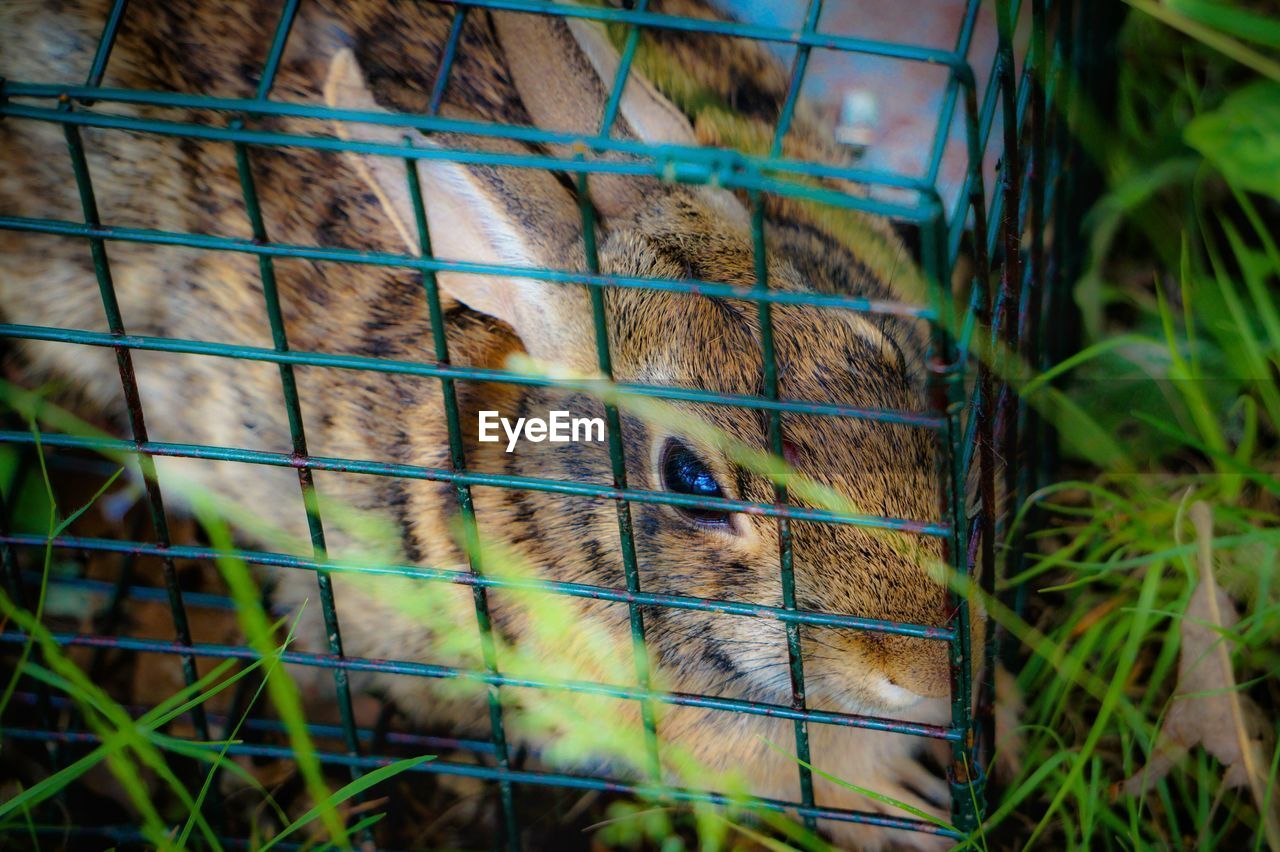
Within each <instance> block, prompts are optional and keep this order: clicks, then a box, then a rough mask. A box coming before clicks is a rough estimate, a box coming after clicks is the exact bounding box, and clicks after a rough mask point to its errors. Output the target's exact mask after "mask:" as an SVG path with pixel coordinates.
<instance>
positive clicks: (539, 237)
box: [324, 49, 595, 370]
mask: <svg viewBox="0 0 1280 852" xmlns="http://www.w3.org/2000/svg"><path fill="white" fill-rule="evenodd" d="M324 96H325V102H326V103H327V104H328V105H329V106H332V107H338V108H341V109H350V110H361V111H369V112H374V111H376V112H383V111H384V110H382V108H381V107H379V106H378V104H377V102H376V101H375V99H374V97H373V93H372V92H371V91H370V90H369V87H368V85H367V84H366V83H365V80H364V75H363V73H362V72H361V70H360V66H359V63H358V62H357V61H356V58H355V56H354V54H352V52H351V51H350V50H349V49H344V50H341V51H339V52H338V53H337V54H336V55H335V56H334V58H333V60H332V62H331V63H330V65H329V73H328V76H327V79H326V80H325V87H324ZM334 127H335V131H336V132H337V134H338V135H339V136H340V137H342V138H349V126H348V125H347V124H346V123H345V122H334ZM405 135H406V134H405V131H403V130H400V129H397V128H393V127H388V126H386V125H372V124H370V125H361V132H360V137H359V138H360V139H361V140H363V141H369V142H379V143H385V144H391V145H403V144H404V141H405ZM409 135H411V136H412V137H413V138H414V141H415V142H419V143H421V147H423V148H438V147H440V146H439V144H438V143H437V142H436V141H435V140H436V139H443V140H445V142H446V144H448V145H449V147H458V148H463V147H465V148H466V149H472V150H473V149H476V148H477V147H479V145H478V144H477V143H475V142H472V141H470V140H468V141H467V143H466V144H465V146H464V145H463V144H462V143H461V141H460V140H457V139H456V137H452V136H449V135H439V136H437V137H433V139H427V138H426V137H425V136H423V135H422V134H420V133H417V132H416V131H409ZM455 142H456V144H455ZM484 146H485V147H486V148H487V149H488V150H491V151H494V152H502V153H513V154H519V153H528V152H527V150H525V149H522V148H520V147H519V146H517V145H515V144H514V143H505V142H502V141H499V140H489V141H487V142H485V143H484ZM347 159H348V160H349V161H350V163H351V165H352V167H353V168H354V169H355V170H356V172H357V174H359V175H360V176H361V177H362V178H363V179H364V180H365V182H366V183H367V184H368V185H369V188H370V190H371V191H372V192H373V194H374V196H375V197H376V198H377V199H378V202H379V203H380V204H381V205H382V206H383V207H384V209H385V210H386V212H387V216H388V218H389V219H390V220H391V222H392V224H393V226H394V227H395V228H396V230H397V231H398V232H399V233H400V235H401V238H402V239H403V240H404V241H405V245H406V246H407V247H408V249H409V251H410V252H411V253H412V254H418V253H419V251H420V249H419V245H418V240H417V236H416V233H417V227H416V224H415V223H416V216H415V213H414V205H413V198H412V195H411V194H410V190H409V178H408V174H407V171H406V167H405V163H404V162H403V161H402V160H399V159H397V158H394V157H385V156H379V155H368V156H366V155H361V154H357V153H348V155H347ZM418 163H419V168H418V174H419V178H420V180H421V186H422V190H423V193H422V194H423V197H424V201H425V207H426V216H427V230H428V233H429V235H430V237H431V241H432V246H431V247H432V253H433V254H434V255H435V256H437V257H440V258H443V259H447V260H458V261H465V262H469V263H477V264H493V265H503V266H520V267H541V268H552V269H570V270H579V269H582V268H583V266H584V264H583V254H582V235H581V224H580V223H581V219H580V218H579V217H580V215H581V214H580V211H579V210H578V207H577V204H576V203H575V202H574V199H573V197H572V196H571V195H570V194H569V193H568V191H566V190H565V188H564V187H563V186H561V185H560V183H559V182H557V181H556V179H555V178H554V177H553V176H552V175H551V174H550V173H548V172H546V171H542V170H539V169H524V168H520V169H516V168H503V169H498V168H493V167H490V166H484V165H464V164H461V163H455V162H449V161H447V160H443V159H434V158H428V159H421V160H419V161H418ZM438 279H439V281H440V285H441V287H442V288H443V289H444V290H445V292H447V293H448V294H449V295H450V296H452V297H454V298H455V299H457V300H458V301H460V302H462V303H463V304H465V305H467V306H468V307H470V308H472V309H474V310H477V311H479V312H481V313H484V314H488V315H490V316H493V317H496V318H497V319H500V320H502V321H503V322H505V323H507V324H508V325H510V326H511V327H512V328H513V329H514V330H515V332H516V334H518V335H519V336H520V339H521V340H522V342H523V343H524V345H525V348H526V349H527V350H528V351H529V353H530V354H531V355H533V356H534V357H536V358H542V359H546V360H549V361H554V362H557V363H561V364H566V365H567V366H572V367H574V368H578V369H583V370H590V369H592V368H593V367H594V365H595V360H594V357H593V355H592V353H593V352H594V349H592V348H591V343H590V341H591V339H592V338H591V333H590V332H591V329H590V323H589V320H590V317H591V312H590V302H589V300H588V296H587V294H586V292H585V290H584V288H583V287H581V286H579V285H573V284H561V283H554V282H546V281H536V280H533V279H531V278H526V277H523V276H519V275H515V274H508V275H488V274H476V273H463V272H458V271H441V272H440V273H439V275H438Z"/></svg>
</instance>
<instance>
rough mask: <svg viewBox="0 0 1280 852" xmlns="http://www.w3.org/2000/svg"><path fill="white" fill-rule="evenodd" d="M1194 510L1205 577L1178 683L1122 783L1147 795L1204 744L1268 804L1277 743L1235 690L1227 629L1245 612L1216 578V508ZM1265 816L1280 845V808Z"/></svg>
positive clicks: (1188, 620) (1233, 781) (1234, 782)
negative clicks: (1279, 824)
mask: <svg viewBox="0 0 1280 852" xmlns="http://www.w3.org/2000/svg"><path fill="white" fill-rule="evenodd" d="M1190 516H1191V521H1192V523H1193V524H1195V527H1196V534H1197V538H1198V539H1199V558H1198V561H1199V566H1200V582H1199V584H1198V585H1197V586H1196V589H1195V591H1194V592H1193V593H1192V595H1191V599H1190V600H1189V601H1188V602H1187V609H1186V612H1185V613H1183V616H1182V626H1181V629H1180V633H1181V636H1182V647H1181V650H1180V656H1179V658H1178V686H1177V689H1176V690H1174V695H1173V701H1172V706H1171V707H1170V708H1169V712H1168V713H1167V714H1166V715H1165V718H1164V724H1163V725H1162V726H1161V728H1160V732H1159V733H1158V734H1157V736H1156V746H1155V750H1154V751H1153V753H1152V755H1151V759H1150V761H1149V762H1148V763H1147V765H1146V766H1145V767H1144V768H1143V769H1142V770H1141V771H1139V772H1138V773H1137V774H1136V775H1134V776H1133V777H1132V778H1129V779H1128V780H1127V781H1125V782H1124V785H1123V790H1124V792H1125V793H1127V794H1129V795H1131V796H1136V795H1141V794H1142V793H1144V792H1145V791H1146V790H1148V789H1150V787H1151V785H1152V784H1154V783H1155V782H1157V781H1159V780H1160V779H1161V778H1163V777H1164V776H1165V775H1167V774H1168V772H1169V770H1170V769H1171V768H1172V767H1173V764H1174V763H1175V761H1176V760H1177V759H1178V758H1179V757H1180V756H1181V755H1182V754H1183V753H1184V752H1186V751H1187V750H1188V749H1191V748H1194V747H1195V746H1197V745H1202V746H1204V748H1205V750H1206V751H1208V752H1209V753H1210V754H1212V755H1213V756H1214V757H1216V758H1217V759H1218V760H1219V761H1221V762H1222V765H1223V766H1224V767H1225V768H1226V772H1225V774H1224V775H1223V779H1222V780H1223V783H1224V784H1226V785H1227V786H1229V787H1245V786H1247V787H1250V788H1251V790H1252V792H1253V795H1254V798H1255V801H1257V802H1259V803H1261V802H1262V801H1263V792H1262V791H1263V790H1264V789H1265V788H1266V776H1265V774H1264V773H1265V767H1266V763H1265V761H1264V760H1263V759H1262V754H1263V752H1264V751H1265V750H1269V749H1270V742H1269V741H1270V727H1269V725H1268V724H1267V720H1266V717H1265V716H1264V715H1263V713H1262V709H1261V708H1259V707H1258V705H1257V704H1256V703H1254V701H1253V700H1252V699H1251V698H1249V696H1247V695H1245V694H1244V693H1242V692H1240V691H1239V690H1237V689H1236V681H1235V673H1234V672H1233V671H1232V670H1231V652H1232V650H1233V649H1234V647H1235V643H1234V642H1233V641H1232V640H1231V639H1229V638H1228V637H1227V636H1226V635H1224V634H1225V633H1227V632H1229V631H1230V630H1231V628H1232V627H1233V626H1234V625H1235V624H1236V622H1237V621H1239V616H1238V615H1237V614H1236V607H1235V602H1234V601H1232V600H1231V597H1230V596H1229V595H1227V593H1226V592H1224V591H1223V590H1222V589H1221V588H1220V587H1219V586H1218V583H1217V581H1216V580H1215V579H1214V574H1213V518H1212V515H1211V513H1210V511H1209V507H1208V506H1207V505H1205V504H1204V503H1196V504H1194V505H1193V506H1192V507H1191V510H1190ZM1272 810H1273V811H1274V809H1272ZM1266 822H1267V829H1268V831H1267V835H1268V841H1269V845H1271V847H1272V848H1273V849H1274V848H1276V844H1275V840H1276V839H1280V831H1277V832H1275V833H1273V830H1274V829H1275V828H1276V815H1275V814H1274V812H1273V813H1270V814H1268V815H1267V818H1266Z"/></svg>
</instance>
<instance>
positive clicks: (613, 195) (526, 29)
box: [493, 12, 749, 225]
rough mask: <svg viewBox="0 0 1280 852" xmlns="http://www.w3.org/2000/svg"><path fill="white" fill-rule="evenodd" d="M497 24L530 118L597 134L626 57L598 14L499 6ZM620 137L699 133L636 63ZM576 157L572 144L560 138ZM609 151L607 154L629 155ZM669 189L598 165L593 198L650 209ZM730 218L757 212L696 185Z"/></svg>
mask: <svg viewBox="0 0 1280 852" xmlns="http://www.w3.org/2000/svg"><path fill="white" fill-rule="evenodd" d="M493 23H494V29H495V30H496V31H497V33H498V40H499V42H500V43H501V45H502V48H503V52H504V53H505V54H506V62H507V68H508V70H509V71H510V72H511V79H512V81H513V82H514V83H515V86H516V90H517V91H518V92H519V93H520V100H521V101H522V102H523V103H524V106H525V109H526V110H528V112H529V115H530V117H531V118H532V119H533V122H534V124H535V125H537V126H538V127H540V128H542V129H544V130H558V131H562V132H567V133H577V134H581V135H583V136H595V135H597V134H598V133H599V132H600V130H601V124H602V122H603V119H604V111H605V106H606V104H607V102H608V100H609V94H610V92H611V91H612V89H613V85H614V81H615V79H616V77H617V74H618V69H619V66H620V64H621V61H620V59H619V57H618V52H617V51H616V50H614V48H613V45H612V44H610V43H609V39H608V37H607V36H606V35H605V32H604V30H603V28H601V27H600V26H599V25H597V24H595V23H592V22H590V21H586V20H582V19H577V18H570V19H568V20H567V21H565V20H561V19H559V18H553V17H551V16H547V15H536V14H523V13H521V14H516V13H510V12H502V13H499V12H495V13H494V14H493ZM618 113H619V115H618V118H617V127H616V129H615V131H614V133H615V135H616V136H620V137H622V138H631V139H638V140H639V141H641V142H645V143H648V144H650V145H696V144H698V142H697V136H696V135H695V133H694V130H693V126H692V125H690V124H689V119H688V118H687V117H686V116H685V114H684V113H683V112H681V111H680V109H679V108H678V107H677V106H676V105H675V104H673V103H672V102H671V101H669V100H667V98H665V97H663V96H662V94H661V93H660V92H659V91H658V90H657V89H656V88H654V86H653V84H652V83H650V82H649V81H648V80H646V79H645V78H644V77H643V76H641V75H640V73H639V72H638V71H637V70H636V69H635V68H632V70H631V71H630V73H629V74H628V75H627V82H626V86H625V87H624V88H623V90H622V98H621V99H620V101H619V104H618ZM550 147H551V149H552V151H553V152H554V153H556V154H557V155H559V156H563V157H567V156H571V155H572V154H573V153H574V152H573V150H572V148H571V147H570V146H568V145H558V146H557V145H552V146H550ZM624 156H625V155H622V154H609V155H605V158H606V159H623V158H624ZM662 191H663V189H662V185H661V182H660V181H659V180H658V179H657V178H644V177H638V176H635V175H615V174H609V173H607V172H597V173H594V174H592V176H591V200H592V202H593V203H594V204H595V206H596V209H598V210H599V211H600V212H601V213H602V214H603V215H604V216H605V217H611V216H622V217H625V216H626V215H627V214H628V213H629V212H631V211H635V210H638V209H641V208H643V207H644V206H645V205H646V204H649V203H651V202H652V199H653V198H655V197H656V196H657V194H658V193H661V192H662ZM688 191H690V192H695V193H697V194H699V195H700V196H702V197H703V198H704V199H705V200H707V201H708V202H710V203H712V204H713V205H714V206H715V207H716V208H717V209H718V210H719V211H720V212H721V214H722V215H723V216H725V217H726V219H730V220H734V221H736V222H738V223H740V224H742V225H745V224H746V223H747V222H748V220H749V216H748V215H747V212H746V209H745V208H744V207H743V206H742V205H741V203H739V202H738V200H737V199H736V198H734V197H733V194H732V193H730V192H728V191H727V190H723V189H716V188H713V187H706V186H704V187H697V188H693V187H690V188H689V189H688Z"/></svg>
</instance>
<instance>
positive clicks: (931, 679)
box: [884, 636, 951, 698]
mask: <svg viewBox="0 0 1280 852" xmlns="http://www.w3.org/2000/svg"><path fill="white" fill-rule="evenodd" d="M885 640H886V641H885V643H884V646H885V648H884V650H885V655H884V661H885V665H884V669H885V671H884V673H885V675H886V676H887V677H888V678H889V683H890V684H892V685H893V686H896V687H898V688H899V689H905V690H907V691H909V692H913V693H915V694H916V695H919V696H921V697H923V698H945V697H947V696H948V695H950V694H951V669H950V661H949V659H948V657H947V643H946V642H941V641H937V640H931V639H919V638H916V637H914V636H889V637H885Z"/></svg>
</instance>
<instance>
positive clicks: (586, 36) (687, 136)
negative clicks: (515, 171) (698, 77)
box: [493, 13, 697, 145]
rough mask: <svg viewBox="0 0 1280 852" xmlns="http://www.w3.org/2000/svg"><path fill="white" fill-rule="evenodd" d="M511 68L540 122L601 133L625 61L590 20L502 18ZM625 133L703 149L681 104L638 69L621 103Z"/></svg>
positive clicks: (498, 18)
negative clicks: (606, 111) (662, 93)
mask: <svg viewBox="0 0 1280 852" xmlns="http://www.w3.org/2000/svg"><path fill="white" fill-rule="evenodd" d="M493 21H494V28H495V29H496V30H497V32H498V38H499V41H500V42H501V44H502V47H503V50H504V52H505V53H506V60H507V68H508V69H509V70H510V71H511V78H512V80H513V81H514V82H515V84H516V89H517V90H518V91H519V92H520V99H521V100H522V101H523V102H524V105H525V108H526V109H527V110H528V111H529V114H530V116H531V117H532V118H533V120H534V123H535V124H536V125H537V126H538V127H541V128H543V129H546V130H560V131H565V132H569V133H581V134H584V135H589V136H594V135H595V134H597V133H599V132H600V125H601V121H602V120H603V118H604V109H605V104H606V102H607V101H608V98H609V93H610V91H611V90H612V88H613V84H614V80H615V78H616V76H617V73H618V67H619V65H620V60H619V58H618V52H617V51H616V50H614V48H613V45H612V44H610V43H609V39H608V37H607V36H606V35H605V32H604V30H603V29H602V28H601V27H600V26H598V25H597V24H594V23H592V22H590V21H585V20H582V19H577V18H571V19H569V20H568V21H567V22H565V21H562V20H559V19H556V18H551V17H548V16H546V15H530V14H510V13H508V14H495V15H494V16H493ZM618 111H619V113H620V114H621V121H620V124H621V128H620V130H621V132H622V135H624V136H631V137H634V138H636V139H639V140H640V141H641V142H647V143H649V144H652V145H659V144H672V145H695V144H697V140H696V138H695V136H694V132H693V127H692V126H691V125H690V124H689V120H688V119H687V118H686V117H685V115H684V113H682V112H681V111H680V110H679V109H678V108H677V107H676V105H675V104H673V103H671V101H669V100H667V99H666V98H664V97H663V96H662V95H661V94H660V93H659V92H658V90H657V89H655V88H654V87H653V84H651V83H650V82H649V81H648V80H646V79H645V78H644V77H642V76H640V74H639V73H638V72H637V71H635V70H634V69H632V71H631V73H629V74H628V75H627V85H626V87H625V88H624V89H623V93H622V99H621V101H620V102H619V105H618Z"/></svg>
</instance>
